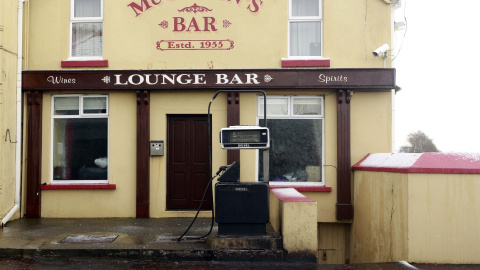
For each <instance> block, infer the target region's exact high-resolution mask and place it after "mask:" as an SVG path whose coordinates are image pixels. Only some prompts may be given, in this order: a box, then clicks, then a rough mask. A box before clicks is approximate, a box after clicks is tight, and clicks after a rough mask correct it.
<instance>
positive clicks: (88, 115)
mask: <svg viewBox="0 0 480 270" xmlns="http://www.w3.org/2000/svg"><path fill="white" fill-rule="evenodd" d="M56 97H78V98H79V105H78V115H55V98H56ZM86 97H105V98H106V112H105V113H97V114H94V113H83V99H84V98H86ZM51 107H52V108H51V114H52V117H51V118H52V121H51V133H50V134H51V135H50V137H51V138H50V141H51V145H50V181H51V182H50V183H51V184H60V185H65V184H76V185H78V184H108V182H109V179H107V180H55V179H54V171H53V169H54V166H53V163H54V161H53V157H54V153H53V151H54V143H55V142H54V132H55V129H54V125H55V123H54V122H55V119H68V118H70V119H71V118H107V120H108V124H107V138H109V139H108V142H107V153H108V164H107V168H108V169H107V170H108V172H107V175H108V177H107V178H110V158H109V157H110V148H109V147H110V135H109V134H110V117H109V113H108V107H109V98H108V95H106V94H78V95H77V94H67V95H61V94H60V95H52V101H51Z"/></svg>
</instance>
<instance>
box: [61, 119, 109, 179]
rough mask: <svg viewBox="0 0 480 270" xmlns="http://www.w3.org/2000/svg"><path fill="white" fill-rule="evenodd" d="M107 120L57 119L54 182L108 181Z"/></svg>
mask: <svg viewBox="0 0 480 270" xmlns="http://www.w3.org/2000/svg"><path fill="white" fill-rule="evenodd" d="M107 127H108V119H107V118H74V119H72V118H69V119H54V127H53V129H54V130H53V173H54V175H53V179H55V180H107V179H108V168H107V167H106V164H107V162H106V158H107V157H108V153H107V152H108V146H107V145H108V128H107Z"/></svg>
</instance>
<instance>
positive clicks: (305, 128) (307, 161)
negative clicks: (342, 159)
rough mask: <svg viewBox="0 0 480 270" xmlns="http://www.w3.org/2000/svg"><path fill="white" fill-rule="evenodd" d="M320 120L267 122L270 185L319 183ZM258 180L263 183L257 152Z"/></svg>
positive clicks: (320, 164)
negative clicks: (279, 183) (276, 182)
mask: <svg viewBox="0 0 480 270" xmlns="http://www.w3.org/2000/svg"><path fill="white" fill-rule="evenodd" d="M322 121H323V120H322V119H269V120H268V124H267V126H268V128H269V129H270V138H271V140H272V146H271V148H270V151H269V152H270V179H269V180H270V181H278V182H321V181H322V178H321V177H322V134H323V130H322V123H323V122H322ZM263 122H264V120H263V119H261V120H260V124H261V125H262V124H263ZM259 153H260V155H259V176H258V179H259V180H260V181H262V180H263V155H262V153H261V151H259Z"/></svg>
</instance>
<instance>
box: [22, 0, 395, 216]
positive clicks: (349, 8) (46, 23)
mask: <svg viewBox="0 0 480 270" xmlns="http://www.w3.org/2000/svg"><path fill="white" fill-rule="evenodd" d="M131 2H137V3H138V2H139V0H137V1H133V0H104V3H105V4H104V10H105V12H104V20H105V24H104V59H107V60H109V67H108V69H207V68H213V69H230V68H280V67H281V59H282V58H286V57H288V44H287V43H288V42H287V36H288V33H287V32H288V24H287V6H288V1H286V0H285V1H275V2H269V1H263V5H262V6H261V9H260V11H259V12H258V13H256V14H252V13H251V12H249V11H248V10H247V6H248V4H249V3H251V1H241V2H240V4H237V3H236V1H222V0H212V1H208V2H205V3H204V5H206V6H207V7H209V8H212V9H213V11H212V12H210V13H208V15H209V16H213V17H216V18H217V19H218V20H219V21H218V25H217V26H218V31H217V32H216V33H173V32H172V30H171V29H172V28H168V29H162V28H161V27H160V26H159V25H158V24H159V23H160V22H161V21H162V20H164V19H165V20H169V21H171V18H172V16H184V17H191V13H190V15H187V14H186V13H185V14H184V13H179V12H178V9H180V8H183V7H186V6H188V5H192V4H193V3H195V1H193V0H188V1H186V2H185V1H180V0H172V1H162V4H160V5H158V6H153V7H152V8H151V9H149V10H146V11H144V13H142V14H141V15H139V16H138V17H136V16H135V14H134V12H133V11H132V9H131V8H129V7H128V6H127V5H128V4H130V3H131ZM197 4H199V5H201V4H200V3H197ZM25 5H26V7H25V9H26V14H27V15H28V18H27V19H26V28H27V34H26V37H25V38H26V39H25V50H26V55H25V56H26V69H28V70H57V69H61V66H60V63H61V61H62V60H67V59H68V57H69V37H70V29H69V27H70V26H69V25H70V12H69V10H70V1H66V0H27V1H26V4H25ZM202 5H203V4H202ZM323 12H324V14H323V18H324V19H323V27H324V28H323V31H324V34H323V43H324V56H325V57H326V58H329V59H330V60H331V68H352V67H353V68H372V67H376V68H377V67H383V59H381V58H374V57H373V55H372V51H373V50H374V49H376V48H378V47H379V46H380V45H382V44H383V43H389V44H390V14H391V11H390V5H388V4H386V3H385V2H384V1H353V2H352V1H348V0H324V4H323ZM202 16H204V14H201V15H200V13H199V14H197V15H196V17H197V18H201V17H202ZM220 18H222V19H226V20H229V21H230V22H231V23H232V25H231V26H230V27H229V28H223V27H222V26H221V22H220ZM203 38H205V39H219V40H220V39H230V40H233V41H234V42H235V47H234V49H232V50H230V51H200V52H199V51H159V50H157V49H156V42H157V41H160V40H169V39H172V40H179V39H185V40H190V39H203ZM352 44H355V46H352ZM390 45H391V44H390ZM389 66H390V63H389V61H387V67H389ZM214 92H215V91H208V90H202V91H201V92H196V93H195V92H194V91H158V92H157V91H152V94H151V99H152V101H151V103H150V104H151V136H150V138H151V139H152V140H165V141H166V114H171V113H182V114H188V113H192V114H205V113H206V111H207V105H208V101H210V99H211V97H212V95H213V93H214ZM178 93H180V94H178ZM50 94H51V93H47V95H46V97H45V98H44V101H45V104H44V105H45V106H44V112H45V113H44V122H45V123H44V126H43V127H44V131H43V132H44V133H43V136H44V137H43V138H44V145H43V157H44V159H45V160H46V161H45V162H44V163H43V167H42V171H43V175H42V177H43V178H44V179H46V180H47V181H48V179H50V175H49V174H50V164H49V162H50V160H51V159H50V156H49V155H50V154H49V153H50V152H49V151H50V135H51V134H50V132H51V131H50V130H51V128H50V126H51V122H50V121H51V120H50V111H49V110H50V101H49V99H48V97H47V96H50ZM267 94H268V95H285V94H296V95H323V96H324V97H325V164H326V165H332V166H336V165H337V164H336V163H337V154H336V151H337V149H336V143H337V142H336V137H337V135H336V123H337V122H336V121H337V119H336V95H335V91H334V90H288V89H287V90H269V91H267ZM193 95H194V96H193ZM179 96H180V97H179ZM109 97H110V100H109V102H110V106H111V110H110V128H111V129H110V131H111V132H110V134H119V135H121V136H110V139H111V142H110V146H109V147H110V152H109V156H110V157H111V160H110V164H111V166H112V167H111V168H110V172H111V173H112V172H113V171H115V170H117V169H118V170H119V173H118V176H116V175H114V174H111V177H110V182H111V183H113V184H117V190H109V191H43V197H42V215H44V216H68V215H69V214H68V213H69V207H70V206H68V204H64V205H61V206H58V205H57V204H58V203H59V202H63V201H65V200H66V199H67V198H68V199H71V200H74V201H77V202H81V201H84V199H83V198H84V197H85V196H86V197H91V198H97V197H98V198H99V199H98V200H100V201H101V202H102V203H104V204H105V206H104V207H103V208H100V209H98V208H95V207H90V208H89V207H85V209H89V212H88V213H87V212H84V211H83V210H82V211H80V210H79V212H78V213H77V214H70V215H75V216H77V215H78V216H102V215H106V216H134V206H135V192H134V191H135V188H134V187H135V183H134V178H135V175H134V174H135V171H134V170H135V169H134V165H135V160H134V158H133V157H128V158H125V159H122V160H119V159H120V156H122V158H124V153H132V152H131V151H133V152H134V151H135V132H134V130H135V115H136V112H135V109H136V107H135V106H136V105H135V97H134V94H132V93H130V94H129V93H121V92H113V93H110V95H109ZM190 97H191V98H190ZM225 100H226V97H225V96H224V95H220V96H219V97H217V99H216V100H215V101H214V103H213V107H212V108H213V113H214V126H213V130H212V135H213V142H214V145H213V148H212V149H213V151H214V152H213V155H214V163H213V169H216V168H218V167H219V166H220V165H225V163H226V151H224V150H221V149H220V147H219V145H218V132H219V130H220V128H221V127H224V126H225V125H226V114H225V111H226V104H225V103H226V102H225ZM117 102H119V103H117ZM240 107H241V113H240V123H241V124H255V123H256V95H254V94H241V102H240ZM391 108H392V104H391V93H390V92H388V93H360V92H356V91H355V92H354V96H353V99H352V103H351V109H352V114H351V119H352V120H351V125H352V164H354V163H355V162H357V161H358V160H360V158H362V157H363V156H365V155H366V154H367V153H370V152H389V151H391V136H392V132H391V124H392V118H391ZM116 123H118V124H116ZM112 132H116V133H112ZM124 143H125V144H126V145H125V147H126V148H124V146H123V144H124ZM166 143H168V142H166ZM166 154H168V153H166ZM115 158H117V160H115ZM255 159H256V151H255V150H243V151H242V152H241V181H253V180H254V179H255V175H256V164H255V162H252V161H254V160H255ZM150 161H151V164H150V168H151V171H150V174H151V182H150V184H151V186H150V187H151V190H150V199H151V201H150V202H151V203H150V207H151V213H150V214H151V216H152V217H165V216H185V215H191V213H186V212H171V211H170V212H169V211H166V210H165V199H164V198H165V187H166V183H165V173H166V156H164V157H152V158H150ZM114 164H115V165H114ZM113 166H118V167H116V168H114V167H113ZM332 166H326V167H324V170H325V184H326V186H328V187H331V188H332V190H333V191H332V192H304V194H305V195H306V196H308V197H309V198H312V199H314V200H316V201H317V202H318V203H317V219H318V222H331V223H334V222H337V220H336V219H335V203H336V191H337V190H336V188H337V186H336V170H335V168H334V167H332ZM120 198H122V199H120ZM119 200H121V202H119ZM113 208H116V210H112V211H110V209H113ZM94 209H95V210H94ZM97 209H98V210H97ZM92 210H93V211H92ZM107 212H108V213H109V214H106V213H107Z"/></svg>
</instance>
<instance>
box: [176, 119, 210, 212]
mask: <svg viewBox="0 0 480 270" xmlns="http://www.w3.org/2000/svg"><path fill="white" fill-rule="evenodd" d="M207 125H208V121H207V116H206V115H169V116H168V131H167V132H168V137H167V209H168V210H197V209H198V207H199V205H200V202H201V200H202V196H203V193H204V191H205V188H206V186H207V184H208V182H209V180H210V172H209V156H208V155H209V154H208V152H209V151H208V133H207V132H208V130H207ZM211 208H212V192H211V187H210V188H209V190H208V192H207V196H206V198H205V201H204V203H203V205H202V209H205V210H208V209H211Z"/></svg>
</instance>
